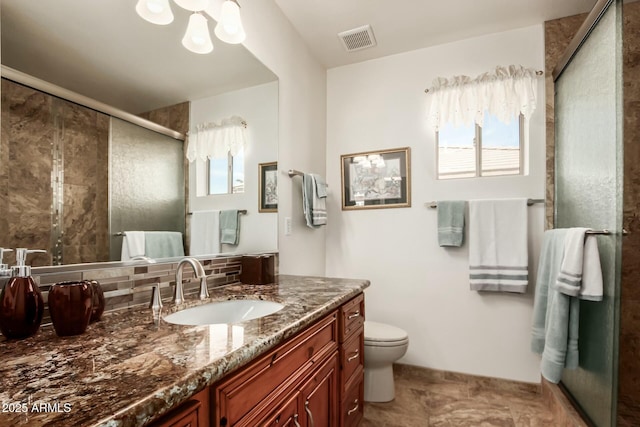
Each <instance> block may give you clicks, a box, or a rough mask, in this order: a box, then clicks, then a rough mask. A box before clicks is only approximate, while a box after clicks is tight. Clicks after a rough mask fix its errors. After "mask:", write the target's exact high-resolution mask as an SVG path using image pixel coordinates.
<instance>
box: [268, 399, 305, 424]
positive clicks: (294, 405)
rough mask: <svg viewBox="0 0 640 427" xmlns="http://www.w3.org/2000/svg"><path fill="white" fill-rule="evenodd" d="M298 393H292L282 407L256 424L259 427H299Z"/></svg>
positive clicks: (299, 405) (299, 406)
mask: <svg viewBox="0 0 640 427" xmlns="http://www.w3.org/2000/svg"><path fill="white" fill-rule="evenodd" d="M300 400H301V396H300V393H299V392H296V393H294V394H293V395H292V396H291V397H290V398H289V399H288V400H287V401H286V402H285V403H284V404H283V405H281V406H280V407H278V408H277V409H276V410H275V411H273V412H272V413H271V414H269V416H268V417H267V418H266V419H264V420H261V421H260V422H258V423H257V425H259V426H260V427H300V408H301V407H302V405H301V404H300Z"/></svg>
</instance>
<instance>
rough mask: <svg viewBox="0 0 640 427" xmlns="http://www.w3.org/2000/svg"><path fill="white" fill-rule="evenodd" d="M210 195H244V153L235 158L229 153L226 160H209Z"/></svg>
mask: <svg viewBox="0 0 640 427" xmlns="http://www.w3.org/2000/svg"><path fill="white" fill-rule="evenodd" d="M208 166H209V167H208V172H209V179H208V182H209V186H208V188H209V191H208V194H235V193H244V153H243V151H242V150H241V151H238V153H236V155H235V156H232V155H231V153H230V152H229V153H228V154H227V157H226V158H223V159H209V161H208Z"/></svg>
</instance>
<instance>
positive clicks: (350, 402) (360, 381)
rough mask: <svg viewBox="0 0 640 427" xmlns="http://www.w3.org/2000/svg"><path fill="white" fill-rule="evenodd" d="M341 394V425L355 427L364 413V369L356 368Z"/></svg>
mask: <svg viewBox="0 0 640 427" xmlns="http://www.w3.org/2000/svg"><path fill="white" fill-rule="evenodd" d="M347 385H348V387H347V390H346V392H345V393H344V395H343V399H342V402H341V403H342V404H341V409H340V417H341V426H342V427H355V426H357V425H358V423H359V422H360V420H361V419H362V416H363V415H364V402H363V398H364V371H363V370H362V368H358V370H357V372H356V373H355V374H354V377H353V378H352V380H351V381H349V382H348V383H347Z"/></svg>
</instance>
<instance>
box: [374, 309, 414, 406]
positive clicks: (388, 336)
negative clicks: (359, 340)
mask: <svg viewBox="0 0 640 427" xmlns="http://www.w3.org/2000/svg"><path fill="white" fill-rule="evenodd" d="M408 347H409V336H408V335H407V333H406V332H405V331H404V330H402V329H400V328H397V327H395V326H391V325H387V324H384V323H378V322H372V321H369V320H366V321H365V322H364V400H365V401H366V402H389V401H391V400H393V398H394V397H395V387H394V382H393V362H395V361H396V360H398V359H400V358H401V357H402V356H404V354H405V353H406V352H407V348H408Z"/></svg>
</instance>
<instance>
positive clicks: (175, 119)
mask: <svg viewBox="0 0 640 427" xmlns="http://www.w3.org/2000/svg"><path fill="white" fill-rule="evenodd" d="M190 108H191V103H190V102H189V101H185V102H181V103H180V104H175V105H170V106H167V107H162V108H158V109H156V110H152V111H147V112H144V113H141V114H139V116H140V117H142V118H145V119H147V120H150V121H152V122H154V123H158V124H159V125H161V126H164V127H166V128H169V129H172V130H175V131H177V132H180V133H183V134H186V133H187V132H188V131H189V113H190Z"/></svg>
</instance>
